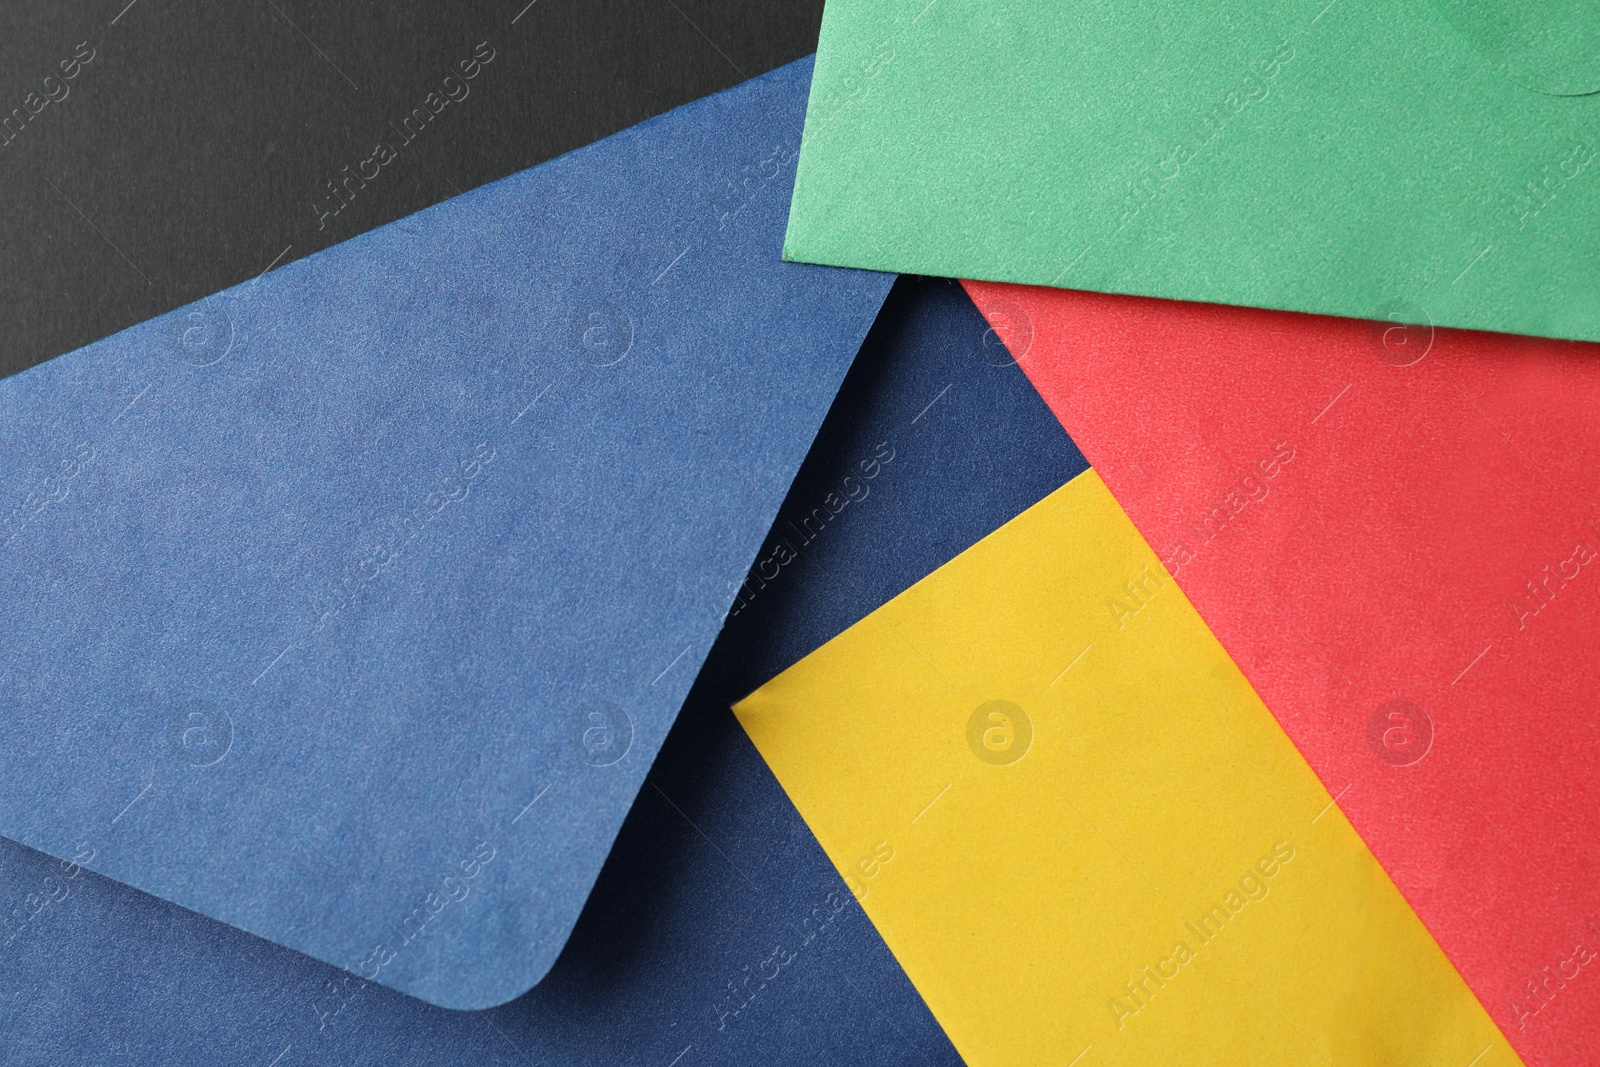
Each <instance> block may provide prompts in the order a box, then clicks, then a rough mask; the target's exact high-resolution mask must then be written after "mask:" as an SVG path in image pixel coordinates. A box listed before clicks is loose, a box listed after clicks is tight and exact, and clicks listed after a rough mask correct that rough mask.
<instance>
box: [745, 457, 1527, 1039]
mask: <svg viewBox="0 0 1600 1067" xmlns="http://www.w3.org/2000/svg"><path fill="white" fill-rule="evenodd" d="M734 710H735V712H736V713H737V715H738V716H739V719H740V721H741V722H742V723H743V724H744V727H745V729H746V730H747V731H748V732H749V734H750V737H751V738H752V740H754V742H755V744H756V747H757V748H758V749H760V751H761V754H762V756H763V757H764V758H765V759H766V761H767V763H768V764H769V765H770V766H771V768H772V770H773V772H774V773H775V774H776V775H777V777H778V780H779V781H780V782H781V783H782V784H783V787H784V789H785V790H787V792H788V794H789V796H790V798H791V799H792V800H793V801H794V803H795V805H796V806H797V807H798V808H799V810H800V813H801V814H802V815H803V816H804V817H805V820H806V822H807V823H808V824H809V825H810V827H811V829H812V831H813V832H814V833H815V834H816V835H817V838H818V840H820V841H821V842H822V845H823V847H824V848H825V849H826V850H827V852H828V855H829V856H830V857H831V858H832V860H833V862H834V865H835V866H836V867H837V868H838V869H839V872H840V873H841V874H842V875H843V876H844V877H845V879H846V881H847V882H848V883H849V884H850V886H851V888H852V890H853V891H854V892H855V893H856V896H857V898H858V899H859V900H860V901H861V904H862V906H863V907H864V908H865V909H866V912H867V914H868V915H869V916H870V917H871V919H872V921H873V923H874V924H875V925H876V926H877V928H878V931H879V932H880V933H881V934H882V935H883V938H884V940H885V941H886V942H887V943H888V945H889V947H890V949H892V950H893V952H894V954H895V956H896V957H897V958H898V959H899V960H900V962H901V964H902V965H903V966H904V967H905V969H906V972H907V973H908V974H909V975H910V976H911V980H912V981H913V982H914V983H915V984H916V987H917V989H918V990H919V991H920V992H921V994H922V996H923V998H924V999H925V1000H926V1001H927V1003H928V1005H929V1007H930V1008H931V1009H932V1010H933V1013H934V1015H935V1016H936V1017H937V1018H938V1019H939V1021H940V1023H941V1024H942V1025H943V1026H944V1028H945V1030H946V1032H947V1033H948V1034H949V1036H950V1039H951V1041H952V1042H953V1043H954V1044H955V1046H956V1049H957V1050H958V1051H959V1052H960V1053H961V1054H962V1056H963V1057H965V1058H966V1060H967V1062H968V1063H970V1064H974V1065H978V1067H981V1065H986V1064H996V1065H1007V1067H1012V1065H1022V1064H1052V1065H1056V1067H1069V1065H1071V1067H1096V1065H1101V1064H1141V1065H1146V1064H1157V1063H1165V1064H1227V1065H1230V1067H1233V1065H1238V1064H1254V1063H1260V1064H1272V1065H1275V1067H1289V1065H1296V1064H1305V1065H1307V1067H1330V1065H1339V1067H1347V1065H1348V1067H1354V1065H1360V1064H1371V1065H1373V1067H1395V1065H1402V1064H1404V1065H1416V1067H1424V1065H1435V1067H1495V1065H1506V1064H1515V1063H1519V1062H1520V1061H1519V1060H1518V1059H1517V1057H1516V1054H1515V1053H1514V1052H1513V1051H1512V1050H1511V1048H1510V1047H1509V1046H1508V1045H1507V1044H1506V1042H1505V1040H1504V1038H1502V1037H1501V1035H1500V1033H1499V1032H1498V1031H1497V1030H1496V1028H1495V1026H1494V1024H1493V1023H1492V1022H1491V1021H1490V1019H1489V1017H1488V1016H1487V1015H1486V1014H1485V1013H1484V1011H1483V1009H1482V1007H1481V1006H1480V1005H1479V1004H1478V1002H1477V1000H1476V999H1474V997H1473V995H1472V993H1471V992H1470V991H1469V990H1468V989H1467V987H1466V985H1465V983H1463V982H1462V980H1461V978H1460V976H1459V975H1458V974H1457V973H1456V971H1455V969H1454V968H1453V967H1452V966H1451V965H1450V963H1449V961H1447V960H1446V959H1445V957H1444V955H1443V954H1442V953H1441V952H1440V951H1439V948H1438V946H1437V945H1435V944H1434V942H1433V940H1432V938H1431V937H1430V936H1429V935H1428V933H1427V931H1426V930H1425V929H1424V928H1423V926H1422V924H1421V923H1420V922H1419V921H1418V920H1417V918H1416V916H1415V915H1414V914H1413V913H1412V911H1411V909H1410V907H1409V906H1408V905H1407V904H1406V902H1405V901H1404V899H1402V898H1401V896H1400V894H1399V892H1397V891H1396V889H1395V888H1394V885H1393V884H1392V883H1391V882H1390V880H1389V877H1388V875H1386V874H1385V873H1384V871H1383V869H1382V868H1380V867H1379V866H1378V864H1377V862H1376V861H1375V860H1374V859H1373V857H1372V855H1371V853H1370V852H1368V851H1367V848H1366V846H1365V845H1363V844H1362V842H1361V840H1360V838H1359V837H1357V836H1356V834H1355V831H1353V830H1352V829H1351V828H1350V825H1349V823H1347V822H1346V821H1345V819H1344V816H1343V815H1341V814H1340V812H1339V809H1338V807H1337V806H1335V805H1334V804H1333V800H1332V798H1331V797H1330V796H1329V795H1328V793H1327V791H1326V790H1324V789H1323V788H1322V786H1321V784H1320V783H1319V782H1318V780H1317V778H1316V776H1315V775H1313V774H1312V773H1311V770H1310V769H1309V768H1308V767H1307V766H1306V764H1305V762H1304V761H1303V760H1302V759H1301V758H1300V756H1299V754H1298V753H1297V752H1296V751H1295V749H1294V747H1293V746H1292V745H1291V744H1290V742H1289V740H1288V738H1287V737H1285V736H1284V734H1283V732H1282V730H1281V729H1279V727H1278V725H1277V723H1276V722H1275V721H1274V720H1273V718H1272V716H1271V715H1270V714H1269V713H1268V711H1267V709H1266V708H1265V707H1264V706H1263V705H1262V703H1261V701H1260V699H1259V698H1258V697H1257V696H1256V694H1255V692H1254V691H1253V690H1252V689H1251V688H1250V686H1249V684H1248V683H1247V682H1246V681H1245V679H1244V676H1243V675H1242V674H1240V673H1239V670H1238V668H1237V667H1235V666H1234V664H1233V661H1232V660H1230V659H1229V658H1228V655H1227V653H1226V652H1224V651H1223V650H1222V647H1221V646H1220V645H1219V644H1218V643H1217V641H1216V639H1215V638H1213V637H1212V636H1211V633H1210V631H1209V630H1208V629H1207V628H1206V626H1205V623H1204V622H1202V621H1201V619H1200V617H1199V615H1197V614H1196V613H1195V610H1194V608H1193V607H1192V606H1191V605H1190V604H1189V602H1188V600H1186V599H1185V598H1184V595H1183V593H1182V592H1181V591H1180V590H1179V589H1178V586H1177V585H1176V584H1175V583H1174V582H1173V581H1172V580H1171V579H1170V578H1169V577H1168V576H1167V575H1166V574H1165V572H1163V570H1162V569H1161V566H1160V563H1159V562H1158V560H1157V558H1156V556H1155V554H1154V553H1152V552H1151V550H1150V548H1149V547H1148V546H1147V545H1146V544H1145V542H1144V541H1143V539H1142V538H1141V537H1140V536H1139V534H1138V532H1137V531H1136V530H1135V529H1134V528H1133V526H1132V524H1131V523H1130V522H1129V521H1128V519H1127V517H1126V515H1124V513H1123V512H1122V509H1121V508H1120V507H1119V506H1118V505H1117V503H1116V502H1115V501H1114V500H1113V499H1112V497H1111V494H1110V493H1109V492H1108V491H1107V490H1106V487H1105V484H1104V483H1103V482H1102V481H1101V480H1100V478H1099V476H1098V475H1096V474H1095V473H1094V472H1093V471H1088V472H1085V473H1084V474H1082V475H1080V476H1079V477H1077V478H1075V479H1073V481H1071V482H1069V483H1068V484H1067V485H1066V486H1064V487H1063V488H1061V489H1059V490H1057V491H1056V492H1055V493H1053V494H1051V495H1050V496H1049V497H1047V498H1046V499H1045V500H1043V501H1041V502H1040V503H1039V504H1036V505H1035V506H1034V507H1032V508H1030V509H1029V510H1028V511H1026V512H1024V513H1023V514H1022V515H1020V516H1018V517H1017V518H1016V519H1014V520H1013V521H1012V522H1010V523H1007V524H1006V525H1005V526H1004V527H1002V528H1001V529H1000V530H998V531H996V532H995V533H993V534H991V535H990V536H988V537H987V538H985V539H984V540H982V541H980V542H979V543H978V544H977V545H975V546H973V547H972V548H971V549H969V550H968V551H966V552H964V553H962V554H961V555H960V556H958V557H956V558H955V559H954V560H952V561H951V562H950V563H949V564H947V565H946V566H944V567H942V568H940V569H939V570H937V571H935V572H934V573H933V574H931V575H929V576H928V577H927V578H924V579H923V580H922V581H921V582H919V583H917V584H916V585H915V586H913V587H912V588H911V589H909V590H907V591H906V592H905V593H903V594H901V595H900V596H898V597H896V598H895V599H894V600H892V601H891V602H889V603H888V604H886V605H885V606H884V607H882V608H880V609H879V610H878V611H876V612H874V613H873V614H872V615H870V616H868V617H867V618H866V619H863V620H862V621H861V622H859V623H857V624H856V625H855V626H853V627H851V628H850V629H849V630H848V631H846V632H845V633H843V634H841V635H840V636H839V637H837V638H835V639H834V640H833V641H830V642H829V643H828V644H827V645H825V646H823V647H822V648H821V649H819V650H818V651H816V652H815V653H813V654H812V655H810V656H808V657H807V658H806V659H804V660H803V661H801V662H800V663H798V664H796V665H795V666H794V667H792V668H790V669H789V670H787V671H785V672H784V673H783V674H781V675H779V676H778V677H777V678H776V679H774V680H773V681H771V682H769V683H768V684H767V685H765V686H763V687H762V688H761V689H759V690H758V691H757V692H755V693H754V694H752V695H751V696H750V697H748V698H747V699H745V700H744V701H743V702H741V703H740V704H739V705H738V707H736V708H735V709H734Z"/></svg>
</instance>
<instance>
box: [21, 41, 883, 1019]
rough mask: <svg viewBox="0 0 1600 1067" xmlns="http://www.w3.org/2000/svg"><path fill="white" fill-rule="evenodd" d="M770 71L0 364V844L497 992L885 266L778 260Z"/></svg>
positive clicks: (515, 971) (570, 918)
mask: <svg viewBox="0 0 1600 1067" xmlns="http://www.w3.org/2000/svg"><path fill="white" fill-rule="evenodd" d="M809 73H810V63H809V61H802V62H800V63H796V64H793V65H790V66H788V67H785V68H782V69H780V70H779V71H776V72H774V73H773V74H770V75H767V76H764V77H762V78H759V79H756V80H754V81H751V82H748V83H746V84H744V85H742V86H740V87H738V88H737V89H734V90H730V91H728V92H726V93H723V94H720V95H718V96H714V97H710V98H707V99H705V100H702V101H699V102H697V103H695V104H692V105H688V106H686V107H684V108H681V109H679V110H677V111H674V112H672V113H670V114H668V115H666V116H663V117H661V118H658V119H654V120H651V121H650V122H647V123H645V124H643V125H641V126H639V127H636V128H634V129H632V130H629V131H627V132H625V133H623V134H619V135H617V136H615V137H612V138H609V139H607V140H605V141H602V142H600V143H598V144H596V145H593V146H590V147H589V148H585V149H581V150H579V151H578V152H575V153H573V154H571V155H569V156H566V157H563V158H562V159H560V160H557V161H554V162H552V163H549V164H545V165H542V166H540V167H537V168H534V169H532V170H530V171H527V172H524V173H522V174H519V175H516V176H514V177H512V178H509V179H505V180H503V181H501V182H498V183H495V184H493V185H490V186H486V187H484V188H482V189H479V190H476V191H474V192H472V193H469V194H467V195H466V196H463V197H460V198H458V199H456V200H452V201H450V202H448V203H446V204H442V205H439V206H437V207H435V208H431V209H429V210H427V211H425V212H423V213H421V214H418V215H415V216H412V217H410V218H407V219H404V220H401V221H400V222H397V223H394V224H391V225H389V226H386V227H384V228H382V229H380V230H376V231H373V232H372V233H369V234H366V235H364V236H362V237H360V238H357V239H355V240H352V241H350V242H347V243H345V244H343V245H340V246H338V247H337V248H334V249H329V250H327V251H326V252H324V253H321V254H319V255H317V256H314V257H310V258H308V259H306V260H303V261H300V262H297V263H294V264H291V265H289V266H287V267H284V268H282V269H280V270H278V271H275V272H273V273H270V274H267V275H265V276H264V277H262V278H261V279H259V280H257V281H254V282H251V283H247V284H245V285H243V286H240V287H237V288H235V289H231V290H227V291H225V292H223V293H221V294H218V295H217V296H216V297H213V298H211V299H209V300H207V301H204V302H202V303H200V304H196V305H191V306H189V307H187V308H184V309H181V310H179V311H177V312H174V313H172V314H171V315H168V316H165V317H162V318H159V319H155V320H152V321H150V322H148V323H146V324H144V325H141V326H138V327H135V328H133V329H131V330H128V331H125V332H123V333H121V334H118V335H115V336H113V337H111V338H108V339H107V340H105V341H102V342H98V343H96V344H94V345H91V346H89V347H88V348H85V349H82V350H80V351H78V352H75V353H72V354H69V355H68V356H65V357H62V358H60V359H57V360H54V361H52V362H50V363H48V364H46V365H43V366H41V367H38V368H35V369H33V370H31V371H29V372H26V373H24V374H21V375H17V376H15V377H13V378H11V379H8V380H7V381H5V382H4V383H3V384H0V449H3V451H4V453H5V454H6V456H7V463H6V465H5V467H4V470H3V471H0V500H3V501H4V510H3V511H0V553H3V554H4V561H5V568H4V575H3V577H0V604H3V606H4V610H3V611H0V618H3V620H4V621H3V623H0V627H3V638H0V640H3V643H4V645H5V647H6V648H7V658H6V663H5V664H4V666H3V668H0V694H3V699H4V702H5V704H6V705H7V706H8V707H10V708H11V709H12V713H11V714H10V715H8V716H7V717H6V719H5V722H4V724H3V725H0V737H3V738H4V740H5V743H4V745H0V748H3V750H4V752H5V753H6V754H5V755H4V756H0V782H3V784H0V831H3V832H4V833H5V835H6V836H8V837H11V838H13V839H15V840H17V841H19V842H21V843H23V844H27V845H29V846H31V847H34V848H37V849H39V850H41V851H44V852H47V853H49V854H51V855H54V856H57V857H62V858H67V857H72V856H74V855H75V854H77V852H78V850H79V848H80V846H81V845H82V844H83V843H86V842H87V843H88V844H89V845H90V846H91V847H95V849H96V854H95V858H94V859H93V860H92V861H89V862H88V863H87V866H89V867H91V868H92V869H94V870H96V871H98V872H100V873H103V874H106V875H108V876H110V877H112V878H115V879H117V880H119V881H122V882H126V883H128V884H131V885H134V886H136V887H138V888H140V889H143V890H146V891H147V892H150V893H153V894H155V895H157V896H161V897H164V898H166V899H168V900H172V901H174V902H176V903H179V904H182V905H184V906H185V907H189V908H193V909H194V910H197V911H200V912H202V913H204V914H207V915H210V916H212V917H214V918H218V919H221V920H223V921H226V922H229V923H231V924H233V925H236V926H240V927H242V928H244V929H246V930H249V931H252V932H254V933H258V934H261V935H262V936H265V937H268V938H270V939H272V940H274V941H277V942H280V943H282V944H284V945H288V946H290V947H292V948H296V949H299V950H300V951H303V952H305V953H307V954H309V955H312V956H315V957H317V958H319V959H322V960H325V961H327V962H330V963H333V964H336V965H338V966H341V967H345V968H348V969H350V970H351V971H354V972H356V973H357V974H360V975H362V976H363V977H365V978H367V979H369V980H375V981H379V982H381V983H383V984H387V985H391V986H393V987H395V988H398V989H400V990H403V991H405V992H408V993H411V994H414V995H416V996H418V997H421V998H422V999H425V1000H429V1001H431V1002H433V1003H436V1004H441V1005H445V1006H451V1007H484V1006H487V1005H490V1004H494V1003H498V1002H501V1001H504V1000H507V999H509V998H510V997H512V996H515V995H516V994H519V993H521V992H523V991H524V990H526V989H527V988H528V987H529V986H530V985H532V984H533V983H534V982H535V981H537V979H538V978H539V977H540V976H541V975H542V974H543V973H544V972H545V970H546V969H548V967H549V966H550V964H551V962H552V961H553V959H554V958H555V955H556V953H557V952H558V951H559V949H560V947H561V944H562V943H563V941H564V940H565V938H566V936H567V934H568V932H569V931H570V930H571V927H572V923H573V922H574V921H575V919H576V918H577V915H578V911H579V909H580V908H581V906H582V904H583V900H584V898H585V896H586V895H587V893H588V890H589V887H590V885H591V884H592V883H593V880H594V878H595V875H596V874H597V872H598V871H599V868H600V865H601V863H602V861H603V860H604V858H605V856H606V853H607V852H608V850H609V849H610V847H611V842H612V840H613V838H614V836H615V834H616V832H617V828H618V826H619V825H620V824H621V821H622V818H623V816H624V814H625V813H626V811H627V809H628V807H629V805H630V804H631V803H632V801H633V798H634V795H635V793H636V792H637V790H638V788H639V785H640V782H641V781H642V780H643V777H644V774H645V771H646V769H647V768H648V767H649V764H650V761H651V759H652V758H653V756H654V754H655V752H656V750H657V748H658V747H659V745H660V744H661V740H662V738H663V737H664V736H665V735H666V732H667V728H668V726H669V725H670V724H671V722H672V719H673V716H674V715H675V714H676V712H677V709H678V707H679V705H680V704H681V703H682V701H683V698H684V695H685V694H686V693H687V692H688V689H689V685H690V682H691V681H692V680H693V678H694V676H695V674H696V672H697V670H698V668H699V666H700V664H701V662H702V661H703V659H704V657H705V655H706V653H707V651H708V650H709V648H710V646H711V643H712V641H713V639H714V638H715V636H716V634H717V632H718V630H719V628H720V626H721V623H722V619H723V616H724V614H725V613H726V611H727V610H728V608H729V606H730V605H731V603H732V602H733V596H734V591H735V588H736V587H737V585H738V583H739V580H740V578H741V577H742V576H743V575H744V573H745V572H746V570H747V568H748V567H749V566H750V563H751V560H752V558H753V557H754V555H755V553H756V550H757V548H758V546H759V544H760V542H761V539H762V538H763V537H764V536H765V534H766V531H767V530H768V529H769V528H770V525H771V522H772V519H773V516H774V515H775V513H776V511H777V509H778V506H779V504H780V503H781V501H782V500H783V497H784V494H785V493H786V491H787V490H788V487H789V483H790V481H791V479H792V478H793V476H794V473H795V471H796V470H797V469H798V467H799V465H800V462H801V460H802V459H803V458H804V455H805V452H806V449H807V448H808V447H809V446H810V444H811V441H812V439H813V437H814V435H815V433H816V430H817V427H818V426H819V425H820V423H821V421H822V418H823V416H824V415H825V413H826V411H827V408H828V405H829V403H830V401H831V400H832V397H833V395H834V392H835V391H836V389H837V387H838V384H839V382H840V380H841V379H842V378H843V376H844V373H845V370H846V368H847V367H848V366H849V363H850V360H851V358H852V357H853V356H854V355H855V352H856V349H857V348H858V347H859V345H860V342H861V339H862V337H863V336H864V335H865V334H866V331H867V329H868V327H869V326H870V324H871V322H872V319H873V316H874V315H875V313H876V312H877V310H878V307H879V305H880V303H881V301H882V299H883V296H884V294H885V293H886V292H887V291H888V288H889V285H890V283H891V280H892V279H891V278H889V277H888V276H886V275H879V274H869V273H863V272H855V271H841V270H834V269H825V270H820V269H814V268H810V267H807V266H803V265H798V264H789V263H783V262H781V261H780V260H779V256H778V251H779V244H780V242H781V233H782V226H783V218H784V215H785V211H786V207H787V202H788V192H789V184H790V180H791V176H792V173H793V170H792V164H793V159H794V154H795V152H796V150H797V147H798V137H799V130H800V124H801V111H802V109H803V104H804V98H805V90H806V85H807V81H808V76H809ZM112 832H114V833H115V835H116V836H115V838H114V841H115V843H114V844H112V843H107V844H106V845H105V846H104V847H99V846H96V845H95V844H94V843H95V842H96V841H99V840H101V839H102V838H106V837H107V835H109V834H111V833H112ZM469 895H470V899H471V901H472V904H471V906H470V907H469V906H467V905H466V904H465V901H466V900H467V899H469Z"/></svg>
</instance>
